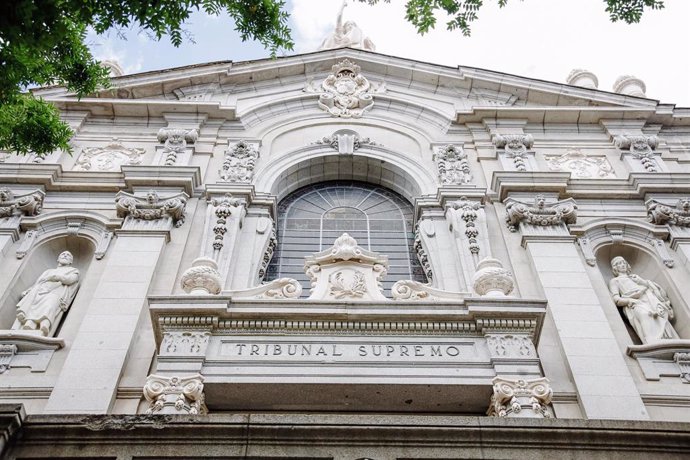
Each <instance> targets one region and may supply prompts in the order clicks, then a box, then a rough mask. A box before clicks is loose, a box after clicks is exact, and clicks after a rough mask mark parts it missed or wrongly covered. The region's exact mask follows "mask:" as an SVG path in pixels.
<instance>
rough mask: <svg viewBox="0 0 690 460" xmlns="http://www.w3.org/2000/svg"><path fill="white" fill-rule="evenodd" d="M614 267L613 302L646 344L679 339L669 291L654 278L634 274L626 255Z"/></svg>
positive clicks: (614, 263) (616, 259)
mask: <svg viewBox="0 0 690 460" xmlns="http://www.w3.org/2000/svg"><path fill="white" fill-rule="evenodd" d="M611 270H612V272H613V275H614V278H612V279H611V281H609V291H610V292H611V296H612V297H613V301H614V303H615V304H616V305H617V306H618V307H620V308H622V309H623V313H625V316H626V318H627V319H628V321H629V322H630V325H631V326H632V328H633V329H634V330H635V333H637V336H638V337H639V338H640V340H641V341H642V343H643V344H645V345H646V344H649V343H655V342H659V341H660V340H664V339H678V334H677V333H676V331H675V329H674V328H673V326H672V325H671V319H673V316H674V314H673V308H672V307H671V300H670V299H669V298H668V295H667V294H666V291H665V290H664V289H663V288H662V287H661V286H659V285H658V284H657V283H655V282H654V281H651V280H646V279H644V278H642V277H640V276H638V275H636V274H634V273H632V272H631V267H630V264H629V263H628V262H627V261H626V260H625V259H624V258H623V257H614V258H613V260H611Z"/></svg>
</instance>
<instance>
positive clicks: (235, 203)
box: [211, 193, 244, 256]
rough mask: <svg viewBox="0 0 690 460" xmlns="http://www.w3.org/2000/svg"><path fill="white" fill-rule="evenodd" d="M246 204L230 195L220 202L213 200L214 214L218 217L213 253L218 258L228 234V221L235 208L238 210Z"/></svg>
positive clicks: (214, 230)
mask: <svg viewBox="0 0 690 460" xmlns="http://www.w3.org/2000/svg"><path fill="white" fill-rule="evenodd" d="M243 204H244V203H243V201H242V200H241V199H239V198H233V196H232V195H231V194H230V193H226V194H225V195H224V196H223V197H222V198H221V199H220V200H218V199H215V198H214V199H213V200H211V205H213V206H215V210H214V211H213V213H214V214H215V216H216V219H217V220H216V224H215V225H214V226H213V234H214V236H213V244H212V245H213V253H214V255H216V256H217V253H219V252H220V251H221V250H222V249H223V239H224V238H225V234H226V233H227V232H228V227H227V223H228V221H227V219H228V217H230V216H231V215H232V214H233V208H238V207H240V206H242V205H243Z"/></svg>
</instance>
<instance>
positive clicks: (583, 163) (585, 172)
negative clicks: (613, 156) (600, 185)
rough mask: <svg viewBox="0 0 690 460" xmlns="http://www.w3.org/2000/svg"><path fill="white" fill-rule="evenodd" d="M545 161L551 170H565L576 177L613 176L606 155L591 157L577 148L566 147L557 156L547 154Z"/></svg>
mask: <svg viewBox="0 0 690 460" xmlns="http://www.w3.org/2000/svg"><path fill="white" fill-rule="evenodd" d="M546 162H547V164H548V165H549V169H550V170H551V171H566V172H570V173H572V175H573V176H574V177H575V178H577V179H589V178H597V179H609V178H615V177H616V175H615V174H614V172H613V166H611V163H609V161H608V160H607V159H606V157H592V156H588V155H586V154H584V153H582V151H581V150H579V149H568V150H567V151H566V152H565V153H564V154H562V155H558V156H547V157H546Z"/></svg>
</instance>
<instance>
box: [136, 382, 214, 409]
mask: <svg viewBox="0 0 690 460" xmlns="http://www.w3.org/2000/svg"><path fill="white" fill-rule="evenodd" d="M144 397H145V398H146V400H147V401H148V402H149V404H150V405H149V408H148V410H147V411H146V413H147V414H192V415H197V414H206V413H207V412H208V410H207V409H206V405H205V404H204V377H203V376H201V375H199V374H196V375H191V376H188V377H177V376H174V377H166V376H162V375H156V374H151V375H149V376H148V378H147V379H146V385H144Z"/></svg>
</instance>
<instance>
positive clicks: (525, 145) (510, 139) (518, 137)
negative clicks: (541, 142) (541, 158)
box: [491, 134, 534, 171]
mask: <svg viewBox="0 0 690 460" xmlns="http://www.w3.org/2000/svg"><path fill="white" fill-rule="evenodd" d="M491 141H492V142H493V144H494V146H496V148H497V149H503V151H504V152H505V154H506V156H507V157H508V158H512V160H513V164H514V165H515V169H517V170H518V171H527V153H528V152H529V150H530V149H531V148H532V146H533V145H534V138H533V137H532V135H531V134H496V135H494V136H493V137H492V138H491Z"/></svg>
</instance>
